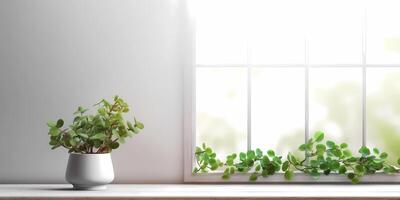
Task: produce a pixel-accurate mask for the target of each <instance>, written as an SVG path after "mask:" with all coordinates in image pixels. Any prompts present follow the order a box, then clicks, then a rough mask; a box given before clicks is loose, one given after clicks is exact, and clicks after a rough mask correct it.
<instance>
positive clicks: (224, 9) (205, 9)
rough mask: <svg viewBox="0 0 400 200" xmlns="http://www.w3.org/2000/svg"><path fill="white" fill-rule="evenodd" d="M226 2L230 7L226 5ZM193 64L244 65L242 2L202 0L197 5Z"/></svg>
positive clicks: (236, 0) (233, 0)
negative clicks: (194, 58) (194, 60)
mask: <svg viewBox="0 0 400 200" xmlns="http://www.w3.org/2000/svg"><path fill="white" fill-rule="evenodd" d="M227 5H229V6H227ZM193 7H195V8H196V11H195V14H196V63H197V64H244V63H245V56H246V43H245V34H244V31H245V29H244V28H243V27H244V22H245V18H244V17H243V15H240V14H238V13H243V2H242V1H238V0H201V1H197V2H196V5H195V6H193Z"/></svg>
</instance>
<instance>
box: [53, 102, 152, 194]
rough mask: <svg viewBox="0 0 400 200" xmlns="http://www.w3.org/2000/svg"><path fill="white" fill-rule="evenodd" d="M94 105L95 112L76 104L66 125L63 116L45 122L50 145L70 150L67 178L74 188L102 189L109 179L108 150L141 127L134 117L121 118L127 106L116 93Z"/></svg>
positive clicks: (137, 131) (54, 147)
mask: <svg viewBox="0 0 400 200" xmlns="http://www.w3.org/2000/svg"><path fill="white" fill-rule="evenodd" d="M94 107H97V112H96V113H95V114H87V112H88V109H85V108H83V107H78V110H77V111H76V112H75V113H74V119H73V122H72V124H71V125H69V126H68V127H66V128H64V120H62V119H59V120H57V121H49V122H48V123H47V126H48V127H49V136H50V142H49V144H50V146H51V148H52V149H56V148H58V147H64V148H66V149H68V152H69V153H70V155H69V160H68V166H67V171H66V180H67V181H68V182H69V183H71V184H72V185H73V186H74V188H75V189H103V188H105V186H106V184H108V183H110V182H112V180H113V179H114V171H113V166H112V161H111V155H110V153H111V151H112V150H114V149H117V148H118V147H119V146H120V144H122V143H124V142H125V139H126V138H127V137H131V136H133V135H134V134H137V133H139V131H140V130H141V129H143V128H144V125H143V123H141V122H139V121H138V120H137V119H136V118H133V120H132V121H127V120H125V119H124V116H123V114H125V113H127V112H129V106H128V104H127V103H126V102H125V101H124V100H123V99H121V98H120V97H118V96H115V97H114V99H113V102H112V103H110V102H108V101H107V100H105V99H102V100H101V101H100V102H98V103H97V104H95V105H94Z"/></svg>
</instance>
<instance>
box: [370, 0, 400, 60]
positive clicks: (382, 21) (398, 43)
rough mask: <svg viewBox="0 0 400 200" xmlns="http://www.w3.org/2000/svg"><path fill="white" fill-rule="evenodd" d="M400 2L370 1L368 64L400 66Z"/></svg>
mask: <svg viewBox="0 0 400 200" xmlns="http://www.w3.org/2000/svg"><path fill="white" fill-rule="evenodd" d="M399 8H400V1H398V0H380V1H369V4H368V8H367V23H368V24H367V63H369V64H400V26H399V19H400V12H399Z"/></svg>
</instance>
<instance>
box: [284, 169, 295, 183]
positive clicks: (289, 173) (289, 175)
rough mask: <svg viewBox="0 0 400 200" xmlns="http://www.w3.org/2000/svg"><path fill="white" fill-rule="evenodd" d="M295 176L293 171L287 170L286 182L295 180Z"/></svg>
mask: <svg viewBox="0 0 400 200" xmlns="http://www.w3.org/2000/svg"><path fill="white" fill-rule="evenodd" d="M293 176H294V174H293V171H292V170H287V171H286V172H285V179H286V180H289V181H290V180H292V179H293Z"/></svg>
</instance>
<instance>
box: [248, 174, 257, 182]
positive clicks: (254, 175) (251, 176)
mask: <svg viewBox="0 0 400 200" xmlns="http://www.w3.org/2000/svg"><path fill="white" fill-rule="evenodd" d="M257 178H258V173H256V172H254V173H252V174H251V175H250V178H249V179H250V181H256V180H257Z"/></svg>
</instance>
